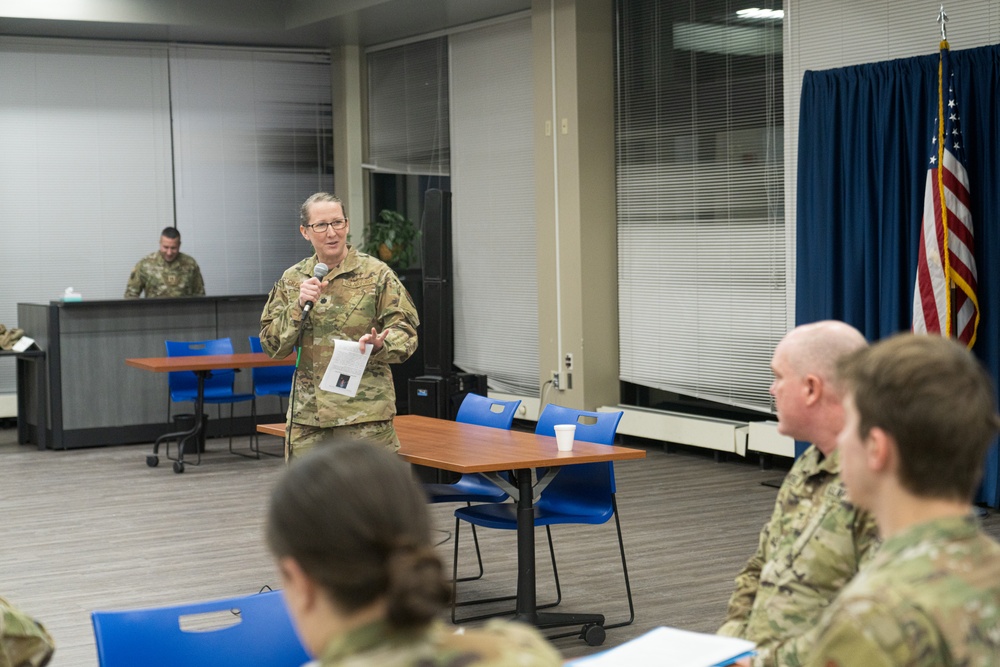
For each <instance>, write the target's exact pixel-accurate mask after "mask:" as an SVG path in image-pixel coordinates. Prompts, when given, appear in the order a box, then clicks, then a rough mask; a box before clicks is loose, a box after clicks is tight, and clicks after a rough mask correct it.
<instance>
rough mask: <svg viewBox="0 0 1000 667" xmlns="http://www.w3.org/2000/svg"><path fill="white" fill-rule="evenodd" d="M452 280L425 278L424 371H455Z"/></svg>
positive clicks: (423, 319)
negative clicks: (453, 358)
mask: <svg viewBox="0 0 1000 667" xmlns="http://www.w3.org/2000/svg"><path fill="white" fill-rule="evenodd" d="M451 304H452V292H451V282H443V281H440V280H425V281H424V312H423V315H421V319H420V328H421V329H422V332H421V336H420V345H421V347H423V348H424V373H425V374H427V375H448V374H450V373H451V363H452V355H453V350H454V343H453V337H454V334H453V331H452V326H453V320H452V307H451Z"/></svg>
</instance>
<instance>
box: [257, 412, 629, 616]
mask: <svg viewBox="0 0 1000 667" xmlns="http://www.w3.org/2000/svg"><path fill="white" fill-rule="evenodd" d="M394 425H395V428H396V435H397V436H398V437H399V443H400V450H399V455H400V456H401V457H402V458H403V459H405V460H407V461H409V462H410V463H416V464H419V465H423V466H430V467H432V468H440V469H442V470H451V471H453V472H458V473H474V472H479V473H491V472H499V471H503V470H514V471H515V476H516V479H517V486H516V487H513V486H510V485H509V484H507V485H505V488H504V490H505V491H508V492H509V493H510V494H511V497H512V498H513V499H514V500H515V502H516V503H517V607H516V615H515V618H516V619H517V620H519V621H522V622H525V623H530V624H532V625H535V626H537V627H541V628H546V627H563V626H567V625H577V624H580V625H587V624H591V623H596V624H598V625H603V624H604V616H603V615H601V614H557V613H549V612H539V611H538V603H537V599H536V596H535V524H534V516H535V515H534V500H533V495H534V493H533V492H534V488H533V485H532V475H531V471H532V469H533V468H558V467H559V466H566V465H575V464H579V463H597V462H603V461H628V460H635V459H642V458H645V457H646V452H645V451H643V450H641V449H631V448H629V447H617V446H610V445H599V444H596V443H592V442H582V441H579V440H577V441H576V442H574V443H573V451H570V452H560V451H558V450H557V448H556V439H555V438H554V437H550V436H544V435H535V434H534V433H528V432H525V431H507V430H503V429H498V428H490V427H487V426H476V425H473V424H461V423H459V422H453V421H447V420H444V419H434V418H433V417H421V416H418V415H402V416H398V417H396V418H395V420H394ZM257 430H258V431H260V432H262V433H269V434H271V435H277V436H282V437H284V434H285V425H284V424H267V425H262V426H259V427H258V428H257ZM470 443H474V444H475V446H470ZM551 474H552V473H550V475H551ZM507 487H510V488H509V489H508V488H507Z"/></svg>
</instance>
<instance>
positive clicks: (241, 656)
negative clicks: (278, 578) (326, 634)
mask: <svg viewBox="0 0 1000 667" xmlns="http://www.w3.org/2000/svg"><path fill="white" fill-rule="evenodd" d="M90 618H91V621H92V622H93V625H94V638H95V639H96V641H97V660H98V665H99V666H100V667H137V666H138V665H142V667H177V665H185V666H186V667H209V666H211V667H245V665H268V667H300V666H301V665H303V664H305V663H306V662H308V661H309V656H308V654H307V653H306V651H305V649H304V648H303V647H302V644H301V642H299V638H298V636H297V635H296V633H295V628H294V627H293V625H292V621H291V618H290V617H289V615H288V609H287V608H286V607H285V601H284V597H283V596H282V594H281V592H280V591H269V592H267V593H259V594H256V595H247V596H244V597H235V598H227V599H223V600H213V601H209V602H196V603H193V604H182V605H175V606H169V607H155V608H149V609H133V610H126V611H95V612H93V613H91V615H90ZM220 620H221V621H224V623H222V622H220ZM185 624H186V625H188V626H190V627H188V628H184V627H182V625H185ZM220 625H222V626H224V627H218V626H220ZM212 626H215V627H212Z"/></svg>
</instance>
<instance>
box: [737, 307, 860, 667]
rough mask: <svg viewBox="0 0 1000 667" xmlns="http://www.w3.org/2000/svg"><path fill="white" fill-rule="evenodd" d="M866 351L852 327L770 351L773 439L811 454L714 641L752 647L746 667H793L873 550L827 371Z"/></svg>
mask: <svg viewBox="0 0 1000 667" xmlns="http://www.w3.org/2000/svg"><path fill="white" fill-rule="evenodd" d="M865 345H866V342H865V339H864V336H862V335H861V333H860V332H859V331H858V330H857V329H855V328H854V327H851V326H849V325H847V324H844V323H843V322H834V321H826V322H816V323H813V324H806V325H803V326H800V327H797V328H795V329H793V330H792V331H790V332H789V333H788V334H787V335H786V336H785V337H784V338H783V339H782V340H781V342H780V343H779V344H778V346H777V348H776V349H775V351H774V357H773V359H772V361H771V370H772V371H773V373H774V382H773V383H772V384H771V395H772V396H774V404H775V409H776V411H777V413H778V432H779V433H781V434H782V435H787V436H789V437H792V438H795V439H796V440H804V441H806V442H811V443H812V445H811V446H810V447H809V448H808V449H807V450H806V451H805V452H804V453H803V454H802V456H800V457H799V458H798V460H797V461H796V462H795V464H794V465H793V466H792V468H791V470H789V472H788V475H787V476H786V477H785V480H784V482H782V484H781V489H780V490H779V491H778V498H777V500H776V501H775V504H774V512H773V514H772V516H771V520H770V522H769V523H767V524H766V525H765V526H764V529H763V530H762V531H761V534H760V542H759V545H758V547H757V552H756V553H755V554H754V555H753V557H752V558H751V559H750V560H749V561H748V562H747V564H746V566H745V567H744V568H743V571H742V572H740V573H739V575H738V576H737V577H736V590H735V592H734V593H733V595H732V597H731V598H730V600H729V608H728V611H727V615H726V622H725V623H724V624H723V626H722V627H721V628H719V631H718V632H719V634H724V635H731V636H734V637H742V638H744V639H749V640H750V641H753V642H755V643H756V644H757V654H756V655H755V656H754V657H753V658H752V659H751V661H750V664H752V665H754V666H755V667H757V666H762V665H768V666H770V665H790V666H793V665H801V664H802V662H803V660H804V658H805V654H806V653H807V652H808V649H809V648H811V647H812V642H813V640H814V639H815V630H814V627H815V625H816V622H817V621H818V620H819V618H820V616H821V614H822V613H823V610H824V609H825V608H826V607H827V605H829V604H830V601H831V600H833V598H834V597H836V595H837V593H838V592H839V591H840V589H841V588H843V587H844V586H845V585H846V584H847V582H848V581H850V580H851V578H852V577H853V576H854V575H855V573H856V572H857V571H858V568H859V566H860V565H861V563H862V562H863V561H865V560H867V559H868V558H870V557H871V556H872V555H873V552H874V551H875V549H876V548H877V545H878V532H877V528H876V526H875V522H874V520H873V519H872V517H871V516H869V515H868V514H867V513H865V512H862V511H859V510H857V509H856V508H855V507H854V506H853V505H851V504H850V503H849V502H848V501H847V499H846V498H845V491H844V486H843V483H842V482H841V479H840V462H839V458H838V453H837V451H836V444H837V434H838V433H839V432H840V429H841V427H842V426H843V424H844V408H843V406H842V404H841V397H842V393H841V388H840V386H839V383H838V382H837V380H836V375H835V364H836V362H837V360H838V359H839V358H841V357H843V356H845V355H846V354H848V353H850V352H853V351H854V350H857V349H859V348H863V347H864V346H865Z"/></svg>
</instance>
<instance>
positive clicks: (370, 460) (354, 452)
mask: <svg viewBox="0 0 1000 667" xmlns="http://www.w3.org/2000/svg"><path fill="white" fill-rule="evenodd" d="M267 543H268V546H269V547H270V549H271V552H272V553H273V554H274V555H275V557H277V558H282V557H285V556H289V557H291V558H294V559H295V561H296V562H298V564H299V566H300V567H301V568H302V570H303V571H304V572H305V573H306V574H307V575H308V576H309V577H310V578H312V579H313V580H315V581H316V582H317V583H318V584H319V586H320V587H321V588H322V589H323V590H324V591H325V592H326V593H327V595H328V596H329V598H330V599H331V601H333V602H334V603H335V604H336V605H337V607H338V608H339V609H341V610H342V611H344V612H345V613H351V612H354V611H357V610H359V609H363V608H365V607H367V606H369V605H370V604H372V603H373V602H376V601H377V600H380V599H384V600H385V602H386V606H387V609H388V612H387V619H386V620H387V621H388V622H389V623H390V624H391V625H393V626H395V627H397V628H417V627H422V626H425V625H427V624H428V623H430V621H431V620H432V619H433V618H434V617H435V616H436V615H437V613H438V612H439V611H440V610H441V609H442V608H443V607H444V606H445V605H446V604H447V603H448V601H449V600H450V595H451V587H450V584H449V582H448V580H447V579H446V578H445V577H444V571H443V566H442V564H441V561H440V559H439V558H438V556H437V554H436V553H435V552H434V549H433V547H432V546H431V544H430V529H429V519H428V516H427V498H426V496H425V495H424V493H423V491H422V490H421V489H420V487H419V486H418V485H417V483H416V482H415V481H414V480H413V477H412V474H411V472H410V468H409V466H408V465H406V464H405V463H403V462H402V461H401V460H400V459H399V458H398V457H397V456H396V455H395V454H391V453H389V452H388V451H386V450H384V449H382V448H381V447H379V446H377V445H371V444H367V443H361V442H339V443H331V444H328V445H323V446H321V447H319V448H317V449H316V450H314V451H313V452H310V453H309V454H307V455H306V456H304V457H302V458H301V459H299V460H293V463H292V465H291V466H290V467H289V469H288V471H287V472H285V474H284V475H283V477H282V478H281V480H280V481H279V482H278V483H277V485H276V486H275V488H274V490H273V492H272V494H271V502H270V506H269V509H268V517H267Z"/></svg>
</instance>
